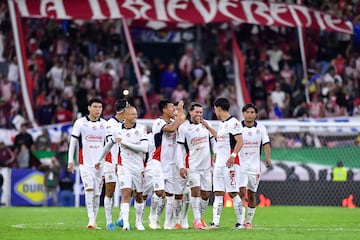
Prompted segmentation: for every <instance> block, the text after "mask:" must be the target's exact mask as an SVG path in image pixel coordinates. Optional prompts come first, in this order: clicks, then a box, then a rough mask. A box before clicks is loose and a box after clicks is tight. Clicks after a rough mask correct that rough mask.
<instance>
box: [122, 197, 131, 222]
mask: <svg viewBox="0 0 360 240" xmlns="http://www.w3.org/2000/svg"><path fill="white" fill-rule="evenodd" d="M129 212H130V204H129V203H121V218H122V219H123V221H124V227H129V226H130V223H129Z"/></svg>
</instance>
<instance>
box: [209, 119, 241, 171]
mask: <svg viewBox="0 0 360 240" xmlns="http://www.w3.org/2000/svg"><path fill="white" fill-rule="evenodd" d="M241 134H242V126H241V124H240V122H239V121H238V120H237V119H236V118H235V117H233V116H230V117H229V118H228V119H226V120H225V121H223V122H221V123H220V124H219V128H218V130H217V138H216V147H215V153H216V160H215V167H223V166H226V161H227V160H228V159H229V157H230V155H231V153H232V151H233V150H234V148H235V145H236V141H235V136H237V135H241ZM234 163H235V164H239V157H238V156H237V157H235V160H234Z"/></svg>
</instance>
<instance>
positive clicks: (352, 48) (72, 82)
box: [0, 0, 360, 129]
mask: <svg viewBox="0 0 360 240" xmlns="http://www.w3.org/2000/svg"><path fill="white" fill-rule="evenodd" d="M281 2H284V1H281ZM285 2H288V3H292V2H293V1H285ZM304 3H305V4H306V5H307V6H309V7H312V8H315V9H318V10H321V11H324V12H326V13H329V14H332V15H335V16H337V17H339V18H341V19H343V20H350V21H351V22H352V23H353V24H354V30H355V34H354V35H353V36H352V35H348V34H342V33H336V32H325V31H317V30H307V31H306V41H305V42H306V46H305V50H306V56H307V59H306V61H307V66H308V70H307V75H308V76H307V78H305V76H304V74H303V72H302V62H301V55H300V50H299V41H298V36H297V30H296V29H294V28H279V27H263V26H256V25H249V24H241V25H239V26H236V27H235V31H236V36H237V40H238V43H239V45H240V47H241V50H242V53H243V55H244V56H245V57H246V65H245V79H246V82H247V86H248V91H249V93H250V95H251V98H252V101H253V102H254V103H256V105H258V107H259V109H261V110H260V112H259V118H261V119H281V118H307V117H311V118H321V117H336V116H353V115H358V114H360V112H359V105H360V94H359V84H360V81H359V79H360V54H359V53H360V49H359V48H360V47H359V46H360V39H359V35H360V34H359V33H358V31H360V29H359V28H360V17H359V16H360V14H359V13H360V1H354V0H353V1H350V0H342V1H332V0H327V1H304ZM0 21H1V25H0V26H1V32H0V53H1V54H0V55H1V56H0V57H1V58H2V59H0V63H1V64H0V65H1V66H0V73H1V74H0V81H1V84H0V86H1V89H0V90H1V98H0V127H1V128H16V129H19V128H20V125H21V123H22V122H24V121H27V119H28V117H27V116H26V111H25V110H24V104H22V96H21V90H20V89H21V88H20V79H19V69H18V65H17V57H16V54H15V48H14V45H13V44H14V41H13V37H12V31H11V24H10V18H9V12H8V9H7V4H6V3H4V2H3V3H0ZM22 26H23V32H24V35H25V39H26V44H27V46H26V49H27V63H26V64H27V68H28V70H29V72H30V76H31V81H30V82H32V88H31V89H32V90H33V94H32V99H33V103H32V104H33V107H34V114H35V118H36V121H37V124H38V125H40V126H45V125H48V124H52V123H62V122H69V121H73V120H75V119H76V118H78V117H79V116H80V115H84V114H86V112H87V106H86V103H87V99H89V98H91V97H94V96H99V95H100V96H101V97H102V98H103V100H104V103H105V106H104V117H105V118H107V117H110V116H112V115H113V112H114V103H115V101H116V99H118V98H123V97H126V98H128V99H129V100H130V102H131V103H132V104H133V105H134V106H136V107H137V109H138V113H139V118H155V117H157V116H158V115H159V112H158V109H157V103H158V101H159V99H162V98H169V99H172V100H173V101H174V102H177V101H179V100H180V99H185V100H186V102H187V103H190V102H193V101H196V102H199V103H201V104H203V105H204V117H205V118H206V119H209V120H211V119H214V114H213V111H212V102H213V101H214V99H216V98H218V97H225V98H228V99H230V101H232V103H233V104H232V109H231V113H232V114H234V115H238V114H239V112H240V111H239V109H238V108H237V107H236V106H237V104H236V91H235V87H234V71H233V67H232V50H231V44H230V43H231V41H230V40H231V34H230V30H229V29H230V28H229V27H228V26H227V27H226V24H207V25H205V26H202V27H201V36H202V38H201V42H200V44H188V45H186V46H184V49H183V52H184V54H183V56H181V57H180V58H179V59H171V60H169V61H163V60H161V58H160V57H159V56H146V54H145V53H144V52H142V51H137V61H138V65H139V67H140V70H141V75H142V78H141V80H140V81H141V82H142V84H143V85H144V88H145V90H146V97H147V100H148V102H149V108H150V111H147V110H146V108H145V106H144V101H143V98H142V95H141V92H140V91H139V89H141V88H139V86H138V83H137V80H136V78H135V77H134V76H135V74H134V68H133V66H132V63H131V58H130V57H129V55H128V54H127V52H128V51H127V46H126V44H124V38H123V35H122V27H121V21H118V20H107V21H83V20H75V21H69V20H66V21H57V20H52V19H22Z"/></svg>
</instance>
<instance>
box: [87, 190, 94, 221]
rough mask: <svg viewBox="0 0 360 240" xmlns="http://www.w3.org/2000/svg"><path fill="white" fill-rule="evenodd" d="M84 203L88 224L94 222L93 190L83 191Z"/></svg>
mask: <svg viewBox="0 0 360 240" xmlns="http://www.w3.org/2000/svg"><path fill="white" fill-rule="evenodd" d="M85 203H86V210H87V214H88V218H89V224H95V214H94V192H93V191H85Z"/></svg>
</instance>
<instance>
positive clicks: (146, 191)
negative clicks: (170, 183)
mask: <svg viewBox="0 0 360 240" xmlns="http://www.w3.org/2000/svg"><path fill="white" fill-rule="evenodd" d="M153 191H154V185H153V176H152V168H151V167H146V168H145V171H144V181H143V193H142V194H143V196H147V195H150V194H151V193H152V192H153Z"/></svg>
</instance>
